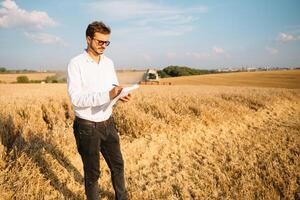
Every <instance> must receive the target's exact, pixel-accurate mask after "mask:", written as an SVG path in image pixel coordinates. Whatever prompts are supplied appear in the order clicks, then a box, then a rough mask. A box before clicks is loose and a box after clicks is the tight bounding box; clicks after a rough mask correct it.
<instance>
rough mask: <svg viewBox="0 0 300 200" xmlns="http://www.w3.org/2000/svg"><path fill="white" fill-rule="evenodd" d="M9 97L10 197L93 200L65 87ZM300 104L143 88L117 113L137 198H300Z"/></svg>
mask: <svg viewBox="0 0 300 200" xmlns="http://www.w3.org/2000/svg"><path fill="white" fill-rule="evenodd" d="M0 92H1V96H0V102H1V104H0V108H1V112H0V135H1V145H0V152H1V159H0V164H1V165H0V167H1V171H0V193H1V195H2V196H1V198H3V199H24V200H25V199H26V200H27V199H84V187H83V177H82V176H83V169H82V163H81V159H80V156H79V155H78V153H77V151H76V146H75V140H74V137H73V133H72V132H73V130H72V120H73V119H74V114H73V110H72V106H71V104H70V101H69V98H68V96H67V92H66V85H64V84H55V85H34V84H29V85H13V86H12V85H0ZM299 100H300V90H297V89H275V88H254V87H248V88H246V87H242V88H241V87H226V86H148V87H147V86H142V87H141V88H140V89H139V90H138V91H137V92H135V93H134V94H133V98H132V100H131V101H130V102H129V103H127V104H123V103H118V104H117V106H116V107H115V110H114V116H115V119H116V121H117V126H118V129H119V132H120V135H121V146H122V151H123V156H124V160H125V169H126V171H125V174H126V183H127V187H128V192H129V195H130V199H133V200H140V199H150V200H152V199H153V200H156V199H170V200H171V199H298V198H300V196H299V195H300V194H299V192H300V189H299V180H300V173H299V172H300V169H299V166H300V160H299V153H300V138H299V133H300V105H299V102H300V101H299ZM100 162H101V171H102V177H101V180H100V182H99V184H100V186H101V189H102V190H101V191H102V197H103V199H113V190H112V186H111V182H110V175H109V170H108V167H107V166H106V164H104V163H105V162H104V160H103V158H101V160H100Z"/></svg>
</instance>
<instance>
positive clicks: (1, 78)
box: [0, 73, 55, 83]
mask: <svg viewBox="0 0 300 200" xmlns="http://www.w3.org/2000/svg"><path fill="white" fill-rule="evenodd" d="M54 75H55V73H22V74H21V73H20V74H0V83H13V82H16V81H17V77H18V76H27V77H28V78H29V80H44V79H45V78H46V77H47V76H54Z"/></svg>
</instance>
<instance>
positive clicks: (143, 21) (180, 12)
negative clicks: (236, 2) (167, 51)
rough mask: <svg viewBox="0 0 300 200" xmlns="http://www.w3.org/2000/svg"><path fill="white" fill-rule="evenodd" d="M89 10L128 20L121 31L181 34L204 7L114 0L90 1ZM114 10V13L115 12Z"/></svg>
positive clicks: (189, 27)
mask: <svg viewBox="0 0 300 200" xmlns="http://www.w3.org/2000/svg"><path fill="white" fill-rule="evenodd" d="M87 5H88V9H89V10H93V11H94V12H97V13H101V15H102V16H103V18H107V19H110V20H115V21H118V22H124V21H125V22H124V23H126V24H127V25H126V27H125V28H122V30H120V31H121V32H129V33H135V32H136V31H138V32H139V33H141V32H145V33H151V34H153V35H156V36H180V35H183V34H185V33H187V32H190V31H192V30H194V27H193V24H192V23H194V22H195V21H197V20H198V17H196V16H195V15H199V13H206V12H207V11H208V8H207V7H205V6H197V5H194V6H193V7H175V6H167V5H164V4H162V3H157V2H156V3H155V2H153V1H146V0H139V1H138V0H122V1H121V0H111V1H95V2H92V3H88V4H87ZM112 11H115V12H112Z"/></svg>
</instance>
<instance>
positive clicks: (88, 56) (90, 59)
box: [83, 49, 104, 62]
mask: <svg viewBox="0 0 300 200" xmlns="http://www.w3.org/2000/svg"><path fill="white" fill-rule="evenodd" d="M83 55H84V56H85V58H86V61H87V62H95V61H94V60H93V59H92V58H91V56H90V55H89V54H88V53H87V51H86V49H85V50H84V51H83ZM103 58H104V55H103V54H101V55H100V62H101V60H102V59H103Z"/></svg>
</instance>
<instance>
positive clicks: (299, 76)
mask: <svg viewBox="0 0 300 200" xmlns="http://www.w3.org/2000/svg"><path fill="white" fill-rule="evenodd" d="M161 81H162V82H171V83H172V84H175V85H227V86H255V87H276V88H291V89H293V88H297V89H300V70H285V71H262V72H259V71H258V72H235V73H222V74H208V75H198V76H184V77H176V78H165V79H162V80H161Z"/></svg>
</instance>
